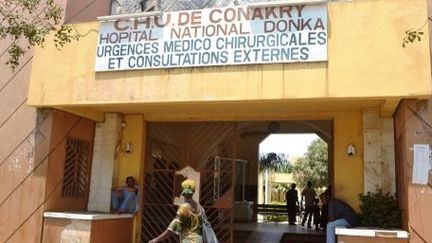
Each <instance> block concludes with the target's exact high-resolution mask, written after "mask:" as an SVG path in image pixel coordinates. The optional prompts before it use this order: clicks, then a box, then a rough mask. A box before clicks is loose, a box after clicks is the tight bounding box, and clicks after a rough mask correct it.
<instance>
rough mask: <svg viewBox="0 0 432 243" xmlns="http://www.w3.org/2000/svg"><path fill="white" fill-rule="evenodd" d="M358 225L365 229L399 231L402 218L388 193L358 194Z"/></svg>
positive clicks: (392, 197) (393, 199) (380, 191)
mask: <svg viewBox="0 0 432 243" xmlns="http://www.w3.org/2000/svg"><path fill="white" fill-rule="evenodd" d="M359 198H360V210H361V213H360V214H359V217H360V224H361V225H362V226H366V227H380V228H386V229H395V228H396V229H400V228H401V227H402V216H401V211H400V210H399V207H398V204H397V201H396V198H395V197H394V196H392V195H390V193H383V191H382V190H381V189H379V190H378V191H377V192H374V193H372V192H368V193H367V194H366V195H365V194H363V193H362V194H360V195H359Z"/></svg>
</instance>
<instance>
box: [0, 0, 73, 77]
mask: <svg viewBox="0 0 432 243" xmlns="http://www.w3.org/2000/svg"><path fill="white" fill-rule="evenodd" d="M62 17H63V9H62V8H61V7H60V6H59V5H57V4H56V3H55V2H54V1H53V0H7V1H3V2H2V4H0V23H1V24H0V40H3V39H9V40H10V41H11V42H12V43H11V45H10V46H9V48H8V50H7V52H8V54H9V58H8V60H7V62H6V64H7V65H9V66H10V67H11V69H12V70H14V71H15V69H16V68H17V67H18V66H19V64H20V62H19V61H20V58H21V57H22V56H23V55H24V54H25V53H26V51H27V50H28V49H30V48H31V47H33V46H35V45H39V46H43V44H44V43H45V40H46V36H47V35H48V34H50V33H51V32H55V39H54V42H55V46H56V48H58V49H60V48H61V47H63V46H64V45H65V44H66V43H69V42H71V41H72V40H77V39H78V35H75V34H72V27H70V26H64V25H60V23H61V21H62Z"/></svg>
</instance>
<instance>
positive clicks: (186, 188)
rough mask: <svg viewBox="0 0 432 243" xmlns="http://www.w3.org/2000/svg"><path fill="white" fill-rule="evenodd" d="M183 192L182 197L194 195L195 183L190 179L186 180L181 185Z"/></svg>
mask: <svg viewBox="0 0 432 243" xmlns="http://www.w3.org/2000/svg"><path fill="white" fill-rule="evenodd" d="M181 186H182V188H183V191H182V193H181V194H182V195H184V194H194V192H195V182H194V181H193V180H190V179H186V180H184V181H183V182H182V184H181Z"/></svg>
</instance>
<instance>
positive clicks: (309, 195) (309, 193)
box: [301, 181, 316, 229]
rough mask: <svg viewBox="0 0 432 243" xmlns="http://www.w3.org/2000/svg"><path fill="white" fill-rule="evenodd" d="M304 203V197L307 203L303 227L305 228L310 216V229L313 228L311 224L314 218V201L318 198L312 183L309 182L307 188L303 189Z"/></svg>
mask: <svg viewBox="0 0 432 243" xmlns="http://www.w3.org/2000/svg"><path fill="white" fill-rule="evenodd" d="M301 196H302V202H303V197H304V199H305V200H304V202H305V215H304V217H303V221H302V226H304V224H305V222H306V219H307V218H308V216H309V220H308V225H307V227H308V229H310V228H312V226H311V223H312V217H313V201H314V199H315V197H316V192H315V190H314V189H313V188H312V182H310V181H308V182H307V187H306V188H305V189H303V191H302V193H301Z"/></svg>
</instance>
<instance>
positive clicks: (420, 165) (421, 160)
mask: <svg viewBox="0 0 432 243" xmlns="http://www.w3.org/2000/svg"><path fill="white" fill-rule="evenodd" d="M429 154H430V152H429V144H414V165H413V175H412V183H413V184H420V185H426V184H427V183H428V177H429V169H430V164H429Z"/></svg>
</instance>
